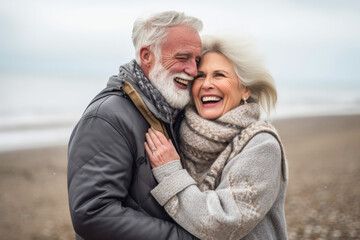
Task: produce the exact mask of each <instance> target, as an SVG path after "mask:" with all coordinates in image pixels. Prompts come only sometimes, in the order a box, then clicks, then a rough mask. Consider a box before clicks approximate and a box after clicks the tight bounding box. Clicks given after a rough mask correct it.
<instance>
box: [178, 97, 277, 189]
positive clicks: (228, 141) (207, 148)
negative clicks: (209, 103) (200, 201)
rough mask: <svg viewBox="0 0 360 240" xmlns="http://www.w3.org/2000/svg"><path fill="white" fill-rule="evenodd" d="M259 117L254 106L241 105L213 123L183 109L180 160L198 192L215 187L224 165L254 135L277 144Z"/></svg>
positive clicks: (189, 107)
mask: <svg viewBox="0 0 360 240" xmlns="http://www.w3.org/2000/svg"><path fill="white" fill-rule="evenodd" d="M259 118H260V107H259V105H258V104H256V103H248V104H243V105H240V106H238V107H236V108H234V109H232V110H230V111H229V112H227V113H225V114H224V115H223V116H221V117H220V118H218V119H216V120H207V119H203V118H202V117H200V116H199V115H198V114H197V111H196V109H194V107H193V106H188V107H187V108H186V109H185V119H184V120H183V122H182V123H181V127H180V142H181V144H180V149H181V151H180V152H181V154H182V156H181V159H182V163H183V165H184V168H186V169H187V170H188V172H189V174H190V175H191V176H192V177H193V178H194V180H195V181H196V182H197V185H198V187H199V188H200V190H201V191H205V190H214V189H215V188H216V187H217V185H218V184H219V182H220V177H221V173H222V170H223V168H224V167H225V165H226V163H227V162H228V161H229V160H231V159H232V158H233V157H235V156H236V155H237V154H239V153H240V152H241V151H242V149H243V148H244V147H245V145H246V144H247V142H248V141H249V140H250V139H251V138H252V137H253V136H254V135H256V134H257V133H259V132H269V133H271V134H273V135H274V136H275V137H276V138H277V139H278V141H279V142H280V139H279V138H278V135H277V133H276V130H275V129H274V128H273V127H272V126H271V125H270V124H269V123H267V122H265V121H259ZM280 144H281V143H280Z"/></svg>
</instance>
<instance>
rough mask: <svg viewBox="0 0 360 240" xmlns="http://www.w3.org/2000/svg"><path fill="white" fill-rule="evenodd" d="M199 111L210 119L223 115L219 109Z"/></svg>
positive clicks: (202, 115) (203, 116)
mask: <svg viewBox="0 0 360 240" xmlns="http://www.w3.org/2000/svg"><path fill="white" fill-rule="evenodd" d="M198 112H199V115H200V116H201V117H202V118H205V119H209V120H211V119H217V118H219V117H221V115H222V112H221V111H219V110H218V109H201V110H200V111H198Z"/></svg>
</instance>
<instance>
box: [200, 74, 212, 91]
mask: <svg viewBox="0 0 360 240" xmlns="http://www.w3.org/2000/svg"><path fill="white" fill-rule="evenodd" d="M201 88H202V89H205V90H208V89H212V88H214V86H213V83H212V80H211V78H210V77H206V78H205V80H204V82H203V84H202V86H201Z"/></svg>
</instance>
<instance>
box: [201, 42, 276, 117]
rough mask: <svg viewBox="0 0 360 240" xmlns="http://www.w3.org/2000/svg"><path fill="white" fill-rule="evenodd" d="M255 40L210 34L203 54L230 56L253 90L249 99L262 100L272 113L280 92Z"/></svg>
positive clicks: (241, 82)
mask: <svg viewBox="0 0 360 240" xmlns="http://www.w3.org/2000/svg"><path fill="white" fill-rule="evenodd" d="M254 42H255V40H253V39H251V38H250V37H249V36H246V35H244V36H242V37H239V36H231V35H219V36H215V35H214V36H209V35H206V36H203V37H202V56H204V55H205V54H206V53H208V52H217V53H221V54H223V55H224V56H225V57H227V58H228V59H229V60H230V61H231V62H232V63H233V65H234V69H235V72H236V74H237V76H238V78H239V81H240V84H241V85H243V86H245V87H247V88H248V89H249V90H250V92H251V95H250V97H249V99H248V101H249V102H256V103H259V105H260V106H261V107H262V108H263V109H264V111H265V112H266V113H267V115H268V116H269V115H270V111H271V109H272V108H275V104H276V101H277V92H276V88H275V83H274V80H273V78H272V76H271V75H270V74H269V72H268V71H267V69H266V68H265V65H264V63H263V57H262V55H261V54H259V52H258V50H257V49H256V48H255V44H254Z"/></svg>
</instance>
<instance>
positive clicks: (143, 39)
mask: <svg viewBox="0 0 360 240" xmlns="http://www.w3.org/2000/svg"><path fill="white" fill-rule="evenodd" d="M176 25H185V26H188V27H190V28H192V29H194V30H195V31H197V32H200V31H201V30H202V28H203V24H202V22H201V20H199V19H197V18H195V17H191V16H186V15H185V14H184V13H182V12H176V11H167V12H161V13H157V14H154V15H152V16H151V17H149V18H148V19H140V18H138V19H137V20H136V21H135V22H134V27H133V31H132V40H133V44H134V47H135V57H136V62H137V63H138V64H139V65H140V64H141V62H140V48H141V47H143V46H150V49H151V50H152V51H153V52H154V54H155V56H156V57H159V56H161V47H162V45H163V43H164V42H165V41H166V37H167V35H168V33H169V31H168V30H169V28H170V27H172V26H176Z"/></svg>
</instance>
